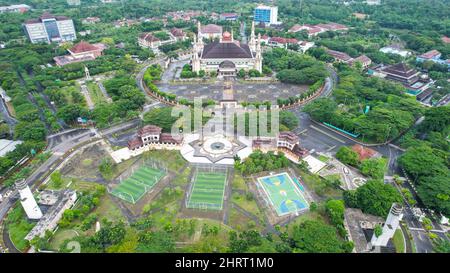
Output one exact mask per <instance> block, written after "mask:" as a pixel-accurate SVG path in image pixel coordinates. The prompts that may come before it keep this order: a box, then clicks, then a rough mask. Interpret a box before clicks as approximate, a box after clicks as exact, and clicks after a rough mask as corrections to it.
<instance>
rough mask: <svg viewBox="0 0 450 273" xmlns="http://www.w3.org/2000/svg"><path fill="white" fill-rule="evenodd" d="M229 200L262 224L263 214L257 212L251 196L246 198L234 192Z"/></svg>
mask: <svg viewBox="0 0 450 273" xmlns="http://www.w3.org/2000/svg"><path fill="white" fill-rule="evenodd" d="M231 200H232V201H233V202H234V203H236V205H238V206H239V207H241V208H243V209H244V210H246V211H248V212H250V213H251V214H253V215H255V216H256V217H258V219H259V220H260V221H261V222H264V217H263V214H262V213H261V211H260V210H259V207H258V205H257V204H256V201H255V199H254V197H253V196H252V195H251V194H250V195H248V196H246V195H242V194H239V193H236V192H235V193H233V195H232V196H231Z"/></svg>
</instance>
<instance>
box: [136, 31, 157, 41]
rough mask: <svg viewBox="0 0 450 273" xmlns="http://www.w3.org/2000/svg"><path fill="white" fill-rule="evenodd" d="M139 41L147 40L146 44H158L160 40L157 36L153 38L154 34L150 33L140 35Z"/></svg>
mask: <svg viewBox="0 0 450 273" xmlns="http://www.w3.org/2000/svg"><path fill="white" fill-rule="evenodd" d="M139 39H142V40H145V41H146V42H149V43H151V42H158V41H159V39H158V38H157V37H155V36H153V34H151V33H150V32H144V33H141V34H139Z"/></svg>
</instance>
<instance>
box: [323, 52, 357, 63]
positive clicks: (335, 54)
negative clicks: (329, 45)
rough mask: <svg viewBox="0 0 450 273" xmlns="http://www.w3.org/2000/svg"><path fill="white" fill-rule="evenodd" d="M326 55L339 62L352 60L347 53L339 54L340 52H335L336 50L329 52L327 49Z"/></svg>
mask: <svg viewBox="0 0 450 273" xmlns="http://www.w3.org/2000/svg"><path fill="white" fill-rule="evenodd" d="M327 53H328V54H329V55H331V56H332V57H334V58H336V59H338V60H341V61H345V62H346V61H350V60H351V59H352V57H350V56H349V55H348V54H347V53H345V52H340V51H336V50H331V49H327Z"/></svg>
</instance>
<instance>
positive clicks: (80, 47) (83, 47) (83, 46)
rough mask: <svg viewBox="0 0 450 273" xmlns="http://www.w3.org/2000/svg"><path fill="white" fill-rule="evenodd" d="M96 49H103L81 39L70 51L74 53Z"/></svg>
mask: <svg viewBox="0 0 450 273" xmlns="http://www.w3.org/2000/svg"><path fill="white" fill-rule="evenodd" d="M96 50H101V48H99V47H97V46H95V45H93V44H90V43H88V42H85V41H81V42H79V43H78V44H76V45H74V46H73V47H72V48H71V49H69V51H70V52H72V53H83V52H90V51H96Z"/></svg>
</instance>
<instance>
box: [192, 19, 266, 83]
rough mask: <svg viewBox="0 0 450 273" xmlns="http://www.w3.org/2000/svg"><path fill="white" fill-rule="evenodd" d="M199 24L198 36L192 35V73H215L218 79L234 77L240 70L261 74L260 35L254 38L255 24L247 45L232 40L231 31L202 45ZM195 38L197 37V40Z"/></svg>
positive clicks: (199, 26) (199, 25)
mask: <svg viewBox="0 0 450 273" xmlns="http://www.w3.org/2000/svg"><path fill="white" fill-rule="evenodd" d="M201 29H202V28H201V24H200V22H198V35H194V46H193V54H192V59H191V65H192V71H194V72H197V73H198V72H199V71H201V70H203V71H205V72H208V73H210V72H216V73H217V75H218V77H220V78H223V77H234V76H236V75H237V72H238V71H239V70H241V69H244V70H245V71H249V70H251V69H255V70H257V71H259V72H260V73H261V72H262V53H261V35H258V40H256V38H255V24H254V23H252V32H251V35H250V41H249V43H248V44H243V43H240V42H239V41H236V40H234V37H233V30H231V33H230V32H228V31H225V32H223V33H222V37H221V38H220V39H219V40H218V41H217V40H215V41H212V42H210V43H208V44H206V45H205V44H204V43H203V39H202V38H200V37H202V33H201V31H202V30H201ZM197 37H199V38H198V39H197Z"/></svg>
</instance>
